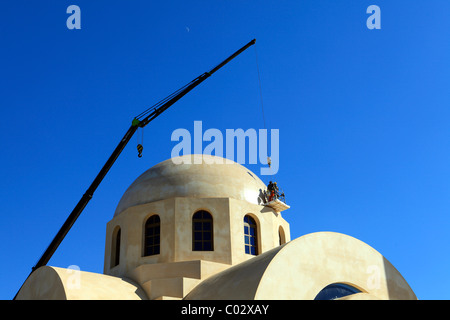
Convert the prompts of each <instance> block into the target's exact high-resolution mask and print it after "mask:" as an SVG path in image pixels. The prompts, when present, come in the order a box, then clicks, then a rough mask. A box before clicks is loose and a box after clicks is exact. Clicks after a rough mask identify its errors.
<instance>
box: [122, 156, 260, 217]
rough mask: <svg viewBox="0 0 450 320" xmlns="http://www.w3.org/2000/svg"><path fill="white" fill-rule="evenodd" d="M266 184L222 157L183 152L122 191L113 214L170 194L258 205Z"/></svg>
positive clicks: (143, 175) (166, 197)
mask: <svg viewBox="0 0 450 320" xmlns="http://www.w3.org/2000/svg"><path fill="white" fill-rule="evenodd" d="M264 190H266V185H265V184H264V182H262V181H261V179H259V178H258V176H257V175H256V174H254V173H253V172H251V171H250V170H248V169H247V168H245V167H244V166H242V165H240V164H238V163H236V162H234V161H231V160H228V159H224V158H221V157H216V156H210V155H201V154H199V155H185V156H181V157H176V158H172V159H168V160H165V161H163V162H161V163H159V164H157V165H155V166H153V167H152V168H150V169H149V170H147V171H145V172H144V173H143V174H142V175H141V176H139V177H138V178H137V179H136V180H135V181H134V182H133V183H132V184H131V185H130V187H129V188H128V189H127V190H126V191H125V193H124V194H123V196H122V198H121V199H120V201H119V204H118V205H117V208H116V212H115V214H114V216H116V215H118V214H120V213H121V212H123V211H124V210H126V209H127V208H130V207H133V206H136V205H141V204H145V203H150V202H154V201H159V200H163V199H168V198H173V197H195V198H233V199H237V200H245V201H248V202H250V203H253V204H261V203H262V200H261V198H260V196H261V195H262V192H264Z"/></svg>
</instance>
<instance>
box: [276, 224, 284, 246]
mask: <svg viewBox="0 0 450 320" xmlns="http://www.w3.org/2000/svg"><path fill="white" fill-rule="evenodd" d="M278 239H279V240H280V246H281V245H282V244H285V243H286V235H285V233H284V229H283V227H282V226H280V227H279V228H278Z"/></svg>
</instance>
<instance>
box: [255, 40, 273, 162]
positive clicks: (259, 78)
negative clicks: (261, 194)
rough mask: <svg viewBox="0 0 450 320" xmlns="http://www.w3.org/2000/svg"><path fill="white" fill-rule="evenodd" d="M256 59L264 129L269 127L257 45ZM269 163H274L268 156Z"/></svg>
mask: <svg viewBox="0 0 450 320" xmlns="http://www.w3.org/2000/svg"><path fill="white" fill-rule="evenodd" d="M255 60H256V70H257V71H258V83H259V97H260V99H261V110H262V117H263V123H264V129H267V127H266V116H265V114H264V101H263V94H262V85H261V75H260V72H259V64H258V52H257V50H256V45H255ZM267 164H268V165H269V168H270V166H271V164H272V161H271V159H270V157H267Z"/></svg>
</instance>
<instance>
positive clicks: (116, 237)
mask: <svg viewBox="0 0 450 320" xmlns="http://www.w3.org/2000/svg"><path fill="white" fill-rule="evenodd" d="M120 234H121V232H120V227H116V229H115V230H114V232H113V237H112V238H113V239H112V245H111V268H112V267H115V266H117V265H118V264H119V262H120V237H121V235H120Z"/></svg>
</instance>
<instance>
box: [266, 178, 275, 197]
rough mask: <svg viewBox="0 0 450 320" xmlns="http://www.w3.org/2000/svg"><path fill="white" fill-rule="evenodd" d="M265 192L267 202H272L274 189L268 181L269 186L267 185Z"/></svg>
mask: <svg viewBox="0 0 450 320" xmlns="http://www.w3.org/2000/svg"><path fill="white" fill-rule="evenodd" d="M267 191H268V192H269V202H270V201H272V200H273V197H274V196H275V188H274V184H273V183H272V181H269V184H268V185H267Z"/></svg>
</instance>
